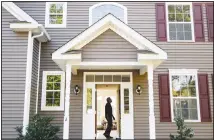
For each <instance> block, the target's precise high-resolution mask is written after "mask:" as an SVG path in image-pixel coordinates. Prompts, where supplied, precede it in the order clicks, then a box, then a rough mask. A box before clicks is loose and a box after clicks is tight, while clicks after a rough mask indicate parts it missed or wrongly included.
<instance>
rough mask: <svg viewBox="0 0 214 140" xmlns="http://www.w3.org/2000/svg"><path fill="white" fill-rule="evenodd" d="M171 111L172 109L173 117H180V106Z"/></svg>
mask: <svg viewBox="0 0 214 140" xmlns="http://www.w3.org/2000/svg"><path fill="white" fill-rule="evenodd" d="M173 111H174V118H176V117H181V109H180V108H176V109H173Z"/></svg>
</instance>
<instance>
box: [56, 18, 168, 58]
mask: <svg viewBox="0 0 214 140" xmlns="http://www.w3.org/2000/svg"><path fill="white" fill-rule="evenodd" d="M108 29H111V30H113V31H114V32H115V33H117V34H118V35H120V36H121V37H123V38H124V39H126V40H127V41H128V42H130V43H131V44H133V45H134V46H135V47H137V48H138V49H139V50H145V49H146V50H151V51H153V52H154V53H157V54H159V55H161V56H163V58H165V59H167V53H166V52H165V51H163V50H162V49H160V48H159V47H158V46H156V45H155V44H154V43H152V42H151V41H149V40H148V39H147V38H145V37H144V36H142V35H140V34H139V33H137V32H136V31H135V30H133V29H132V28H130V27H129V26H127V25H126V24H125V23H123V22H122V21H120V20H119V19H117V18H116V17H114V16H113V15H112V14H108V15H106V16H105V17H103V18H102V19H100V20H99V21H98V22H96V23H95V24H93V25H92V26H91V27H89V28H88V29H86V30H85V31H84V32H82V33H81V34H79V35H78V36H77V37H75V38H74V39H72V40H71V41H69V42H68V43H66V44H65V45H63V46H62V47H61V48H59V49H58V50H56V51H55V52H54V53H53V54H52V59H55V57H57V56H62V54H63V53H65V52H67V51H69V50H73V49H81V48H82V47H84V46H85V45H86V44H87V43H89V42H90V41H92V40H93V39H95V38H96V37H98V36H99V35H100V34H102V33H103V32H105V31H106V30H108Z"/></svg>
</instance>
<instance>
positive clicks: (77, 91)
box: [74, 85, 80, 95]
mask: <svg viewBox="0 0 214 140" xmlns="http://www.w3.org/2000/svg"><path fill="white" fill-rule="evenodd" d="M74 93H75V94H76V95H77V94H78V93H80V88H79V86H78V85H75V87H74Z"/></svg>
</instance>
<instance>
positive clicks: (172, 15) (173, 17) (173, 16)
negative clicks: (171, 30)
mask: <svg viewBox="0 0 214 140" xmlns="http://www.w3.org/2000/svg"><path fill="white" fill-rule="evenodd" d="M169 21H171V22H172V21H175V14H169Z"/></svg>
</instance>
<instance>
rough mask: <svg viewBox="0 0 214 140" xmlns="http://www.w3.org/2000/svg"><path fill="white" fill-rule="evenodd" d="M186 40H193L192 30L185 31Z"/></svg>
mask: <svg viewBox="0 0 214 140" xmlns="http://www.w3.org/2000/svg"><path fill="white" fill-rule="evenodd" d="M185 40H192V32H185Z"/></svg>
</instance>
